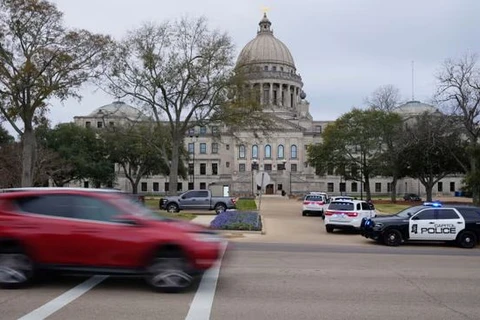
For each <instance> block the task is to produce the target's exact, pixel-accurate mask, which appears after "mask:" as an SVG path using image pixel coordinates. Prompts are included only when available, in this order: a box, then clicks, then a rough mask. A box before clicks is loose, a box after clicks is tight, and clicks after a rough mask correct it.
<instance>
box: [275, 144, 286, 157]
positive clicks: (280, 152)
mask: <svg viewBox="0 0 480 320" xmlns="http://www.w3.org/2000/svg"><path fill="white" fill-rule="evenodd" d="M277 158H279V159H283V158H285V149H284V148H283V145H282V144H281V145H279V146H278V150H277Z"/></svg>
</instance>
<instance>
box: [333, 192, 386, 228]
mask: <svg viewBox="0 0 480 320" xmlns="http://www.w3.org/2000/svg"><path fill="white" fill-rule="evenodd" d="M375 215H376V212H375V209H374V207H373V206H372V205H370V204H369V203H368V202H366V201H362V200H338V201H332V202H330V204H329V205H328V208H327V210H326V211H325V230H326V231H327V232H328V233H332V232H333V231H334V230H335V229H356V230H358V229H359V228H360V226H361V223H362V221H363V220H364V218H365V219H367V218H373V217H375Z"/></svg>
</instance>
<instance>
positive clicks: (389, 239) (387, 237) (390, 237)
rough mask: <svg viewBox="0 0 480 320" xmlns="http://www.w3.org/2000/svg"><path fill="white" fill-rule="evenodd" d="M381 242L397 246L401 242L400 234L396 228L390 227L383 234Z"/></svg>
mask: <svg viewBox="0 0 480 320" xmlns="http://www.w3.org/2000/svg"><path fill="white" fill-rule="evenodd" d="M383 242H384V243H385V244H386V245H387V246H391V247H397V246H399V245H400V244H401V243H402V234H401V233H400V231H398V230H396V229H390V230H387V231H385V233H384V234H383Z"/></svg>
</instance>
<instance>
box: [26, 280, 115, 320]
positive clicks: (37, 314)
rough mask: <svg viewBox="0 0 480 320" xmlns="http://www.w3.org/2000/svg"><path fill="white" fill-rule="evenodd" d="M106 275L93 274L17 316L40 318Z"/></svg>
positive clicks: (79, 294) (97, 282) (64, 304)
mask: <svg viewBox="0 0 480 320" xmlns="http://www.w3.org/2000/svg"><path fill="white" fill-rule="evenodd" d="M107 278H108V276H93V277H91V278H89V279H88V280H86V281H84V282H82V283H80V284H79V285H78V286H76V287H74V288H72V289H70V290H68V291H67V292H65V293H63V294H61V295H59V296H58V297H56V298H55V299H53V300H50V301H49V302H47V303H46V304H44V305H43V306H41V307H40V308H38V309H35V310H33V311H32V312H30V313H29V314H27V315H25V316H23V317H21V318H19V319H18V320H42V319H45V318H47V317H49V316H51V315H52V314H53V313H55V312H57V311H58V310H60V309H62V308H63V307H65V306H66V305H67V304H69V303H70V302H72V301H74V300H75V299H78V298H79V297H80V296H81V295H83V294H84V293H86V292H87V291H89V290H90V289H92V288H93V287H95V286H96V285H97V284H99V283H100V282H102V281H103V280H105V279H107Z"/></svg>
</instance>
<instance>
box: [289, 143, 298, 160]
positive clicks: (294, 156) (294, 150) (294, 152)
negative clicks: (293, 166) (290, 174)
mask: <svg viewBox="0 0 480 320" xmlns="http://www.w3.org/2000/svg"><path fill="white" fill-rule="evenodd" d="M290 157H291V158H292V159H297V157H298V155H297V146H296V145H292V146H291V147H290Z"/></svg>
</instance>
